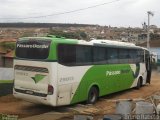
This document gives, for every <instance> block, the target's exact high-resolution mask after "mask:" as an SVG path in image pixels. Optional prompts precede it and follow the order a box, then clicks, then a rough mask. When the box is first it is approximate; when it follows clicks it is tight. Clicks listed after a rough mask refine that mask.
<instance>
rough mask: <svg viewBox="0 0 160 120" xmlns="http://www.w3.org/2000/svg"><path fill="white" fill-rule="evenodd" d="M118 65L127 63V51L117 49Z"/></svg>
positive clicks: (128, 57)
mask: <svg viewBox="0 0 160 120" xmlns="http://www.w3.org/2000/svg"><path fill="white" fill-rule="evenodd" d="M118 52H119V63H128V61H129V59H130V55H129V50H128V49H119V51H118Z"/></svg>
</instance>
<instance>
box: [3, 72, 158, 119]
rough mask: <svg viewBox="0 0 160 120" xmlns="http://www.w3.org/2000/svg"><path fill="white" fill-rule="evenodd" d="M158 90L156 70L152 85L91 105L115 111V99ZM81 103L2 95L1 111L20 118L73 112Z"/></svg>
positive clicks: (139, 95)
mask: <svg viewBox="0 0 160 120" xmlns="http://www.w3.org/2000/svg"><path fill="white" fill-rule="evenodd" d="M157 91H160V73H158V72H156V71H154V72H153V74H152V81H151V84H150V85H145V86H143V87H142V88H141V89H140V90H136V89H130V90H127V91H123V92H119V93H115V94H112V95H108V96H104V97H101V98H100V99H99V101H98V102H97V103H96V104H95V105H91V106H92V107H93V108H95V109H96V110H98V112H97V111H96V112H97V113H101V114H106V113H113V112H114V109H115V102H113V101H114V100H116V99H133V98H146V97H147V96H151V95H152V94H154V93H155V92H157ZM79 105H80V106H81V107H83V106H85V103H81V104H78V105H70V106H65V107H50V106H45V105H35V104H32V103H29V102H25V101H23V100H18V99H16V98H14V97H13V96H12V95H7V96H4V97H0V113H2V114H14V115H18V116H19V117H20V118H23V117H28V116H33V115H39V114H42V113H47V112H51V111H52V112H53V111H55V112H57V111H58V112H62V113H65V112H67V113H68V112H71V111H72V110H73V111H74V110H76V109H78V107H77V106H79ZM75 106H76V107H75ZM87 106H88V105H87ZM64 108H65V110H69V109H70V110H71V109H72V110H71V111H65V110H64ZM74 108H75V109H74ZM77 111H78V110H77ZM83 111H84V110H83ZM86 111H87V110H86ZM92 112H94V110H93V109H92Z"/></svg>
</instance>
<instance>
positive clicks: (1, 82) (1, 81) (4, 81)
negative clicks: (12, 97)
mask: <svg viewBox="0 0 160 120" xmlns="http://www.w3.org/2000/svg"><path fill="white" fill-rule="evenodd" d="M3 83H13V80H0V84H3Z"/></svg>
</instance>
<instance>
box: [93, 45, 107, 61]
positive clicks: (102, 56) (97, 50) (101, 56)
mask: <svg viewBox="0 0 160 120" xmlns="http://www.w3.org/2000/svg"><path fill="white" fill-rule="evenodd" d="M106 55H107V54H106V49H105V48H103V47H94V48H93V61H94V63H95V64H102V63H106Z"/></svg>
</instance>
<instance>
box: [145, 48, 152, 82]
mask: <svg viewBox="0 0 160 120" xmlns="http://www.w3.org/2000/svg"><path fill="white" fill-rule="evenodd" d="M145 64H146V71H147V79H146V82H147V83H149V84H150V81H151V59H150V54H149V52H148V51H145Z"/></svg>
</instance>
